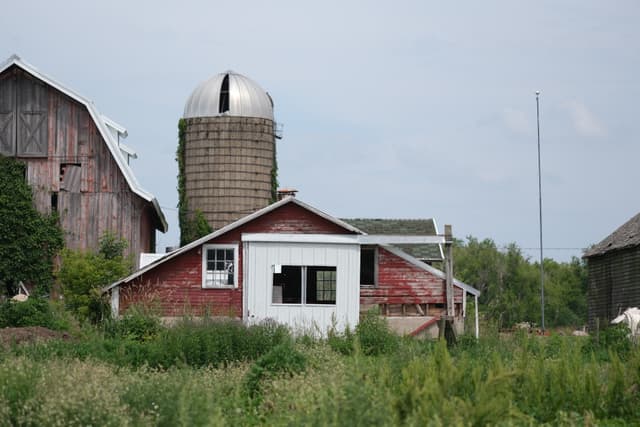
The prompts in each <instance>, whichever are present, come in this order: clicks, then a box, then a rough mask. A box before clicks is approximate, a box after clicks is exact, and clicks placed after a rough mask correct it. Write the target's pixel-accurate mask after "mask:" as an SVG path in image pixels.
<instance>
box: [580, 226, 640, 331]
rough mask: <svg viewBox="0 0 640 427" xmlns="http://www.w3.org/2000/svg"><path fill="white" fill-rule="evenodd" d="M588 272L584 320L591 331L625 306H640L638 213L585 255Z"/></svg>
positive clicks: (605, 322) (610, 318)
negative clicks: (586, 305)
mask: <svg viewBox="0 0 640 427" xmlns="http://www.w3.org/2000/svg"><path fill="white" fill-rule="evenodd" d="M584 258H586V260H587V268H588V273H589V292H588V297H587V299H588V320H589V328H590V329H591V330H594V328H595V327H596V323H597V322H598V320H597V319H599V323H600V325H605V324H608V323H609V322H610V321H611V320H612V319H613V318H614V317H616V316H618V314H620V313H621V312H623V311H624V310H625V309H626V308H628V307H640V214H638V215H636V216H634V217H633V218H631V219H630V220H629V221H627V222H626V223H624V224H623V225H622V226H621V227H620V228H618V229H617V230H616V231H614V232H613V233H612V234H610V235H609V236H607V237H606V238H605V239H604V240H602V241H601V242H600V243H598V244H597V245H594V246H593V247H592V248H590V249H589V250H588V251H587V252H586V253H585V254H584Z"/></svg>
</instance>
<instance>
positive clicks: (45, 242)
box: [0, 155, 64, 295]
mask: <svg viewBox="0 0 640 427" xmlns="http://www.w3.org/2000/svg"><path fill="white" fill-rule="evenodd" d="M25 167H26V166H25V165H24V164H23V163H22V162H19V161H17V160H15V159H13V158H11V157H5V156H2V155H0V294H2V293H6V294H9V295H11V294H13V293H15V291H16V288H17V286H18V283H19V282H23V283H24V284H31V285H35V286H36V289H37V290H38V291H42V292H44V293H46V292H48V291H49V289H50V287H51V284H52V283H53V258H54V256H55V255H56V254H57V253H58V251H59V250H60V249H62V247H63V246H64V234H63V231H62V229H61V228H60V225H59V223H58V215H57V214H56V213H55V212H54V213H53V214H50V215H43V214H41V213H40V212H38V211H37V210H36V208H35V206H34V204H33V191H32V189H31V187H30V186H29V184H28V183H27V181H26V179H25Z"/></svg>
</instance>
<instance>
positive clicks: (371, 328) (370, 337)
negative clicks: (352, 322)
mask: <svg viewBox="0 0 640 427" xmlns="http://www.w3.org/2000/svg"><path fill="white" fill-rule="evenodd" d="M356 336H357V337H358V341H359V343H360V348H361V349H362V352H363V353H364V354H366V355H368V356H375V355H378V354H386V353H390V352H391V351H393V350H394V349H396V348H397V345H398V337H397V336H396V335H394V334H393V332H391V330H390V329H389V325H388V324H387V321H386V320H385V319H384V318H383V317H380V316H379V315H378V313H377V312H376V311H375V310H370V311H368V312H367V313H366V314H365V315H364V317H363V318H362V319H361V320H360V323H359V324H358V326H357V327H356Z"/></svg>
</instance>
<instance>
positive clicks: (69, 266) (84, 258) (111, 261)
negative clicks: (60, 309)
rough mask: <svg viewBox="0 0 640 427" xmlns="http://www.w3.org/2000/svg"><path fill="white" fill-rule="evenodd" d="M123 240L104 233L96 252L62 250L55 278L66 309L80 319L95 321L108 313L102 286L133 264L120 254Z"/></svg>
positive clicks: (129, 269) (124, 272) (125, 273)
mask: <svg viewBox="0 0 640 427" xmlns="http://www.w3.org/2000/svg"><path fill="white" fill-rule="evenodd" d="M126 247H127V242H126V241H125V240H123V239H120V238H118V237H116V236H115V235H113V234H112V233H105V234H104V235H103V236H102V237H101V238H100V249H99V250H98V253H91V252H79V251H72V250H69V249H65V250H63V252H62V265H61V267H60V271H58V274H57V276H58V280H59V281H60V284H61V285H62V291H63V293H64V300H65V304H66V306H67V308H68V309H69V310H71V312H72V313H73V314H74V315H75V316H76V317H77V318H78V319H80V320H83V321H84V320H89V321H91V322H93V323H97V322H99V321H101V320H103V319H104V318H105V317H108V316H109V312H110V311H109V305H108V301H106V300H105V296H104V295H103V294H102V288H103V287H104V286H106V285H108V284H110V283H112V282H114V281H116V280H118V279H120V278H122V277H124V276H126V275H127V274H129V273H130V272H131V269H132V267H133V263H132V261H131V260H130V259H128V258H126V257H125V256H124V250H125V249H126Z"/></svg>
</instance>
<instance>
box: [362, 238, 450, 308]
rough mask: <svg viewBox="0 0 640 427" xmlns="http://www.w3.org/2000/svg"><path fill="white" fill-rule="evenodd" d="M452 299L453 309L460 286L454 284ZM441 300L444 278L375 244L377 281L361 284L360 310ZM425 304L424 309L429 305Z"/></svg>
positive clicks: (432, 302)
mask: <svg viewBox="0 0 640 427" xmlns="http://www.w3.org/2000/svg"><path fill="white" fill-rule="evenodd" d="M454 299H455V304H456V306H458V307H457V311H460V307H459V305H461V303H462V290H461V289H460V288H458V287H455V286H454ZM445 303H446V301H445V281H444V279H441V278H439V277H437V276H434V275H433V274H431V273H429V272H428V271H425V270H423V269H421V268H418V267H416V266H414V265H412V264H411V263H409V262H407V261H405V260H403V259H402V258H399V257H397V256H396V255H394V254H392V253H391V252H389V251H387V250H385V249H384V248H381V247H380V248H378V281H377V284H376V286H361V288H360V307H361V309H362V310H367V309H369V308H373V307H380V308H381V309H383V310H382V312H383V314H384V313H385V312H386V309H387V308H388V306H393V305H403V304H404V305H414V306H415V305H416V304H418V305H424V304H430V305H431V307H432V306H433V305H435V304H442V305H444V304H445ZM425 308H426V310H427V311H428V309H429V307H425ZM425 314H427V313H425ZM428 314H430V315H432V314H434V313H428ZM437 314H440V313H437Z"/></svg>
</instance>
